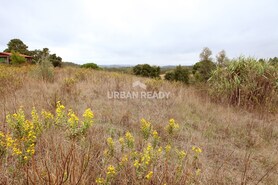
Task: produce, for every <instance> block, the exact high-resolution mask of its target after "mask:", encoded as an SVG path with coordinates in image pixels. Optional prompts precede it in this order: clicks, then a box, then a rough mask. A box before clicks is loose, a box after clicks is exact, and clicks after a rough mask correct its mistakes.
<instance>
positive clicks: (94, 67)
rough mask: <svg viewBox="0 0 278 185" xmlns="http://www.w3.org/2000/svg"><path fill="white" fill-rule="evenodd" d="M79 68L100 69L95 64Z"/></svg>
mask: <svg viewBox="0 0 278 185" xmlns="http://www.w3.org/2000/svg"><path fill="white" fill-rule="evenodd" d="M80 67H81V68H88V69H96V70H98V69H101V68H100V67H99V66H98V65H97V64H95V63H87V64H83V65H81V66H80Z"/></svg>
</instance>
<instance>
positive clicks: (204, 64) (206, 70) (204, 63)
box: [192, 47, 216, 82]
mask: <svg viewBox="0 0 278 185" xmlns="http://www.w3.org/2000/svg"><path fill="white" fill-rule="evenodd" d="M211 55H212V52H211V50H210V49H209V48H207V47H205V48H204V49H203V51H202V52H201V53H200V61H199V62H197V63H196V64H195V65H194V66H193V70H192V73H193V74H194V77H195V79H196V81H199V82H206V81H207V80H208V79H209V78H210V76H211V73H212V71H213V70H214V69H215V68H216V65H215V63H213V62H212V58H211V57H210V56H211Z"/></svg>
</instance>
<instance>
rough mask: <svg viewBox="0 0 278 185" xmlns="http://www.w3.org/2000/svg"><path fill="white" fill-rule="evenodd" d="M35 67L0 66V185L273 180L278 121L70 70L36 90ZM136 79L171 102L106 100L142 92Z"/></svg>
mask: <svg viewBox="0 0 278 185" xmlns="http://www.w3.org/2000/svg"><path fill="white" fill-rule="evenodd" d="M35 68H36V66H33V65H28V66H22V67H14V66H12V65H3V66H2V65H0V83H1V86H0V90H1V98H0V104H1V106H0V109H1V110H0V122H1V124H0V131H1V134H0V142H1V146H0V155H1V157H0V184H28V183H29V184H57V183H58V184H97V183H98V184H109V183H110V184H111V185H112V184H129V183H130V184H143V183H144V184H164V183H166V184H178V185H179V184H180V185H184V184H257V183H259V184H275V183H276V182H277V179H278V176H277V173H276V172H277V167H278V157H277V155H276V154H277V148H276V146H277V144H278V143H277V141H278V139H277V138H278V132H277V124H276V122H277V121H276V120H277V114H260V112H257V111H256V112H253V111H250V112H246V111H244V110H243V109H238V108H234V107H232V106H231V107H226V106H223V105H220V104H214V103H212V102H210V101H209V98H208V97H207V96H206V95H205V94H202V97H201V96H199V93H198V92H199V91H198V89H195V88H194V87H193V86H184V85H182V84H181V83H170V82H167V81H164V80H157V79H148V78H142V77H137V76H134V75H126V74H119V73H114V72H105V71H98V70H88V69H82V68H71V67H67V68H53V67H52V69H53V72H54V73H53V75H54V80H53V81H43V82H42V81H41V78H39V79H38V78H35V77H34V75H33V71H34V70H35ZM223 69H225V67H224V68H223ZM134 81H141V82H142V83H144V84H146V91H147V92H151V93H154V92H161V91H163V92H169V93H170V98H169V99H163V100H162V99H144V98H143V99H108V98H107V92H108V91H119V92H120V91H129V92H132V91H137V90H138V92H140V91H143V90H142V89H136V88H133V86H132V83H133V82H134ZM209 83H210V82H209ZM59 100H60V102H59V103H58V104H57V101H59ZM34 107H36V108H34ZM87 108H90V110H93V111H86V110H87ZM86 112H87V113H86ZM92 112H94V114H93V113H92ZM7 115H8V116H7ZM85 115H87V116H88V120H89V121H92V122H90V123H91V124H84V123H85V122H87V121H86V120H87V119H85V117H84V116H85ZM142 118H145V119H142ZM173 118H174V119H173ZM88 123H89V122H88Z"/></svg>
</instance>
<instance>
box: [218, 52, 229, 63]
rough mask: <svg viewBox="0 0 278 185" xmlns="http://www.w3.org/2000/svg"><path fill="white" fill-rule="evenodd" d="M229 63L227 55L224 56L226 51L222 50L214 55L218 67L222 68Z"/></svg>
mask: <svg viewBox="0 0 278 185" xmlns="http://www.w3.org/2000/svg"><path fill="white" fill-rule="evenodd" d="M228 61H229V59H228V57H227V55H226V51H225V50H222V51H220V52H219V53H218V54H217V55H216V63H217V65H219V66H224V65H226V64H227V62H228Z"/></svg>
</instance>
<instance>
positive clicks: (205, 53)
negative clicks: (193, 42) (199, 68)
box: [199, 47, 212, 61]
mask: <svg viewBox="0 0 278 185" xmlns="http://www.w3.org/2000/svg"><path fill="white" fill-rule="evenodd" d="M211 55H212V52H211V50H210V49H209V48H208V47H204V48H203V50H202V52H201V53H200V55H199V57H200V61H211V60H212V58H211Z"/></svg>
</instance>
